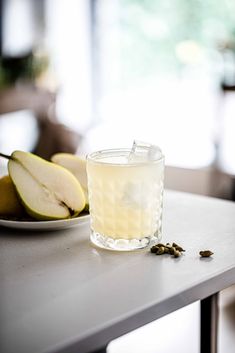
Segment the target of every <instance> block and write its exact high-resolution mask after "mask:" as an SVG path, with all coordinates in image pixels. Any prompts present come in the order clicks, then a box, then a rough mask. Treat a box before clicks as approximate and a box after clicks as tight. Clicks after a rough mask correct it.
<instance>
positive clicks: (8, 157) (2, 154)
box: [0, 153, 11, 159]
mask: <svg viewBox="0 0 235 353" xmlns="http://www.w3.org/2000/svg"><path fill="white" fill-rule="evenodd" d="M0 157H3V158H6V159H11V156H8V155H7V154H4V153H0Z"/></svg>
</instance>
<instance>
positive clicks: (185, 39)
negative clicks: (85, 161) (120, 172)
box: [88, 0, 235, 168]
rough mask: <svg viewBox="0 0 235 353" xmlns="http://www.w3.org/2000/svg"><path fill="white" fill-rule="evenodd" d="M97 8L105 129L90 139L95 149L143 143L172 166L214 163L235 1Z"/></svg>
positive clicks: (128, 1)
mask: <svg viewBox="0 0 235 353" xmlns="http://www.w3.org/2000/svg"><path fill="white" fill-rule="evenodd" d="M94 3H95V15H96V22H95V24H94V26H95V33H96V40H97V48H98V50H97V62H98V67H97V70H98V69H99V72H100V74H99V75H100V81H99V92H98V94H97V99H98V102H99V105H98V114H99V119H100V124H99V125H97V126H96V127H95V128H94V129H93V130H92V131H91V132H90V134H89V136H88V144H89V146H90V149H96V148H103V147H113V146H115V147H116V146H120V145H125V146H130V145H131V143H132V140H133V139H134V138H137V139H142V140H147V141H152V142H153V143H157V144H159V145H160V146H161V147H162V149H163V150H164V152H165V154H166V156H167V158H166V162H167V164H171V165H175V166H181V167H188V168H198V167H204V166H207V165H210V164H211V163H212V162H213V160H214V158H215V148H214V142H215V141H214V139H215V137H216V129H217V118H218V112H219V109H218V106H219V104H220V99H219V84H220V81H221V80H222V78H223V77H222V76H223V72H222V69H223V57H222V55H221V50H222V49H224V48H226V43H228V42H229V41H231V40H233V39H234V30H235V25H234V23H235V3H234V1H233V0H228V1H226V2H224V1H223V0H217V1H214V0H206V1H193V0H191V1H188V0H181V1H171V0H160V1H154V0H145V1H142V0H114V1H112V2H110V1H107V0H96V1H94Z"/></svg>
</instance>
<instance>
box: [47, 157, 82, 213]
mask: <svg viewBox="0 0 235 353" xmlns="http://www.w3.org/2000/svg"><path fill="white" fill-rule="evenodd" d="M51 160H52V162H54V163H56V164H59V165H60V166H62V167H64V168H66V169H68V170H69V171H70V172H71V173H73V175H74V176H75V177H76V178H77V179H78V181H79V182H80V184H81V186H82V188H83V191H84V194H85V199H86V206H85V210H86V211H88V210H89V201H88V187H87V173H86V159H85V158H82V157H78V156H76V155H74V154H71V153H56V154H54V155H53V156H52V157H51Z"/></svg>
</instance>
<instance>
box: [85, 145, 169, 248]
mask: <svg viewBox="0 0 235 353" xmlns="http://www.w3.org/2000/svg"><path fill="white" fill-rule="evenodd" d="M130 152H131V150H130V149H112V150H104V151H99V152H94V153H91V154H90V155H88V157H87V176H88V193H89V208H90V216H91V241H92V242H93V243H94V244H96V245H97V246H99V247H102V248H105V249H109V250H120V251H129V250H135V249H141V248H145V247H147V246H149V245H151V244H153V243H155V242H156V241H159V240H160V238H161V228H162V198H163V178H164V157H163V156H162V155H161V156H160V157H159V156H158V158H156V159H153V160H151V161H142V162H139V161H138V162H136V163H133V162H129V160H128V156H129V154H130Z"/></svg>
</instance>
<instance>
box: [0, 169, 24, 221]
mask: <svg viewBox="0 0 235 353" xmlns="http://www.w3.org/2000/svg"><path fill="white" fill-rule="evenodd" d="M24 213H25V212H24V208H23V206H22V205H21V203H20V201H19V198H18V195H17V193H16V190H15V186H14V184H13V182H12V180H11V178H10V176H9V175H5V176H3V177H2V178H1V179H0V216H14V217H21V216H23V215H24Z"/></svg>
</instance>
